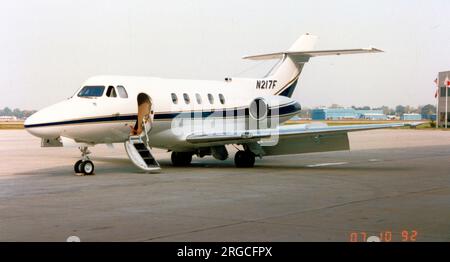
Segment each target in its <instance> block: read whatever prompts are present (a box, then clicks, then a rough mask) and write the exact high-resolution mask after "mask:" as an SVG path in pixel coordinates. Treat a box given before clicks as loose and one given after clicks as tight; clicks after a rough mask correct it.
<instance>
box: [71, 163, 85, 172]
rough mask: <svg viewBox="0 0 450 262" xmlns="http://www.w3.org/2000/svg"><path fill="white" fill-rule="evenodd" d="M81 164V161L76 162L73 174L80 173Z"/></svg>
mask: <svg viewBox="0 0 450 262" xmlns="http://www.w3.org/2000/svg"><path fill="white" fill-rule="evenodd" d="M82 163H83V160H78V161H77V162H76V163H75V165H74V166H73V170H74V171H75V174H80V173H82V172H81V168H80V167H81V164H82Z"/></svg>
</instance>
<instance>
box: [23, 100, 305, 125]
mask: <svg viewBox="0 0 450 262" xmlns="http://www.w3.org/2000/svg"><path fill="white" fill-rule="evenodd" d="M276 109H278V112H276ZM300 110H301V107H300V105H299V104H298V103H291V104H287V105H285V106H281V107H279V108H275V109H270V110H269V112H268V117H273V116H283V115H289V114H293V113H295V112H298V111H300ZM240 116H244V117H248V116H249V109H248V108H237V109H231V110H215V111H214V110H213V111H193V112H177V113H156V114H155V120H170V119H174V118H176V117H181V118H194V119H195V118H207V117H218V118H225V117H240ZM136 120H137V115H124V116H112V117H98V118H84V119H76V120H68V121H61V122H52V123H42V124H33V125H25V128H34V127H48V126H59V125H74V124H89V123H102V122H116V121H136Z"/></svg>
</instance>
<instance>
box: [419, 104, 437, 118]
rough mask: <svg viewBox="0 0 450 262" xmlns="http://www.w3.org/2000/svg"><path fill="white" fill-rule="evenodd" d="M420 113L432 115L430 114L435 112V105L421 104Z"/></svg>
mask: <svg viewBox="0 0 450 262" xmlns="http://www.w3.org/2000/svg"><path fill="white" fill-rule="evenodd" d="M420 113H421V114H422V115H432V114H436V107H435V106H434V105H430V104H428V105H426V106H423V107H422V108H421V109H420Z"/></svg>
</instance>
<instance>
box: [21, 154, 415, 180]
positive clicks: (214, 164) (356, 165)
mask: <svg viewBox="0 0 450 262" xmlns="http://www.w3.org/2000/svg"><path fill="white" fill-rule="evenodd" d="M92 160H93V161H94V162H97V163H99V165H97V166H96V173H97V174H102V173H106V174H145V173H144V172H143V171H140V170H139V169H138V168H136V167H135V166H134V165H133V164H132V163H131V162H130V161H129V160H128V159H127V158H121V157H93V158H92ZM299 160H300V161H296V164H289V163H280V161H278V160H277V159H273V160H272V161H271V160H270V159H266V161H265V162H259V161H257V162H256V165H255V167H254V168H250V169H248V168H236V167H235V165H234V163H233V161H232V160H227V161H217V160H215V159H208V158H205V159H195V158H194V161H193V162H192V164H191V165H190V166H189V167H174V166H172V163H171V162H170V159H162V160H161V161H160V164H161V167H162V172H161V173H162V174H170V173H172V172H173V171H179V170H183V171H186V169H188V171H189V169H191V170H192V171H197V172H199V171H201V170H203V169H204V170H205V171H206V170H208V171H211V170H215V171H220V170H224V171H226V172H227V173H229V172H230V171H232V170H236V173H242V174H245V173H249V174H250V173H258V172H262V171H264V172H272V171H273V172H274V173H276V172H282V171H295V170H297V171H300V172H308V173H313V172H315V171H340V172H348V173H347V174H351V173H352V172H357V173H358V172H362V171H366V172H367V171H369V172H370V171H373V172H383V171H384V172H389V171H407V170H410V169H412V167H407V166H386V165H379V164H377V165H374V164H373V163H370V162H362V161H356V162H349V163H346V164H342V165H329V166H316V167H311V166H308V165H310V164H311V163H310V161H304V163H302V161H301V158H300V159H299ZM102 163H108V165H102ZM72 172H73V171H72V166H71V165H67V166H55V167H49V168H44V169H35V170H33V171H32V172H22V173H16V174H14V175H39V174H41V175H49V176H54V175H69V174H70V175H72Z"/></svg>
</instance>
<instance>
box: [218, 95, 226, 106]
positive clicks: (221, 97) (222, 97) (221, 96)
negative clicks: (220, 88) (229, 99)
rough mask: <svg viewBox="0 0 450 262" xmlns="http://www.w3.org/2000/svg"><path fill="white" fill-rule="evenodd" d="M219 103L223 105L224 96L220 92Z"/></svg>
mask: <svg viewBox="0 0 450 262" xmlns="http://www.w3.org/2000/svg"><path fill="white" fill-rule="evenodd" d="M219 99H220V103H221V104H222V105H225V97H224V96H223V95H222V94H219Z"/></svg>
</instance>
